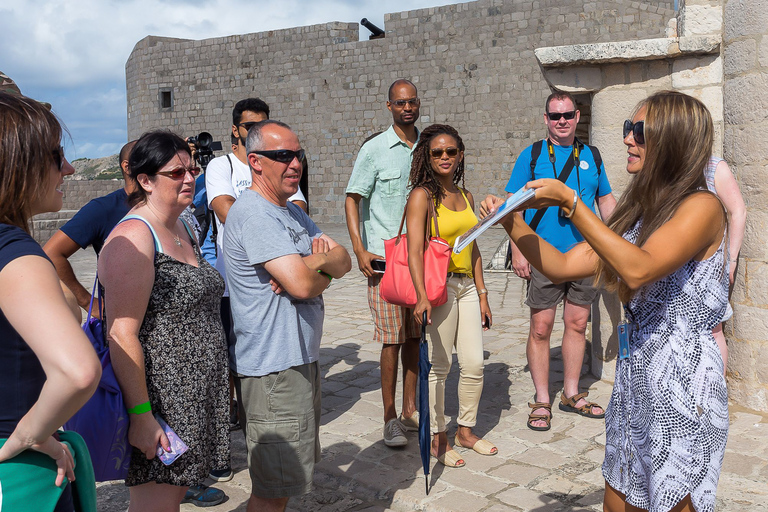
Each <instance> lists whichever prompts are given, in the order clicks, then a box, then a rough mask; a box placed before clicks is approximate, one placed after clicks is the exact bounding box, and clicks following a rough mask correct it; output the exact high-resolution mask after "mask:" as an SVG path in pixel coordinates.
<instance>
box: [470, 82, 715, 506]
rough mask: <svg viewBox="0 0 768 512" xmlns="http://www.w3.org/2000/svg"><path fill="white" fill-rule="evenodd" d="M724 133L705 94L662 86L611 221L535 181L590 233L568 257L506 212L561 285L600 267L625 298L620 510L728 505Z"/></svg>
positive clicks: (628, 129)
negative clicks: (709, 175) (719, 334)
mask: <svg viewBox="0 0 768 512" xmlns="http://www.w3.org/2000/svg"><path fill="white" fill-rule="evenodd" d="M713 133H714V129H713V125H712V118H711V116H710V114H709V111H708V110H707V108H706V107H705V106H704V104H702V103H701V102H700V101H699V100H697V99H695V98H692V97H691V96H687V95H685V94H682V93H679V92H673V91H664V92H659V93H656V94H654V95H652V96H650V97H649V98H647V99H645V100H643V101H642V102H641V103H640V104H639V105H638V107H637V108H636V110H635V113H634V116H633V118H632V120H627V121H626V122H625V125H624V144H625V145H626V146H627V153H628V158H627V171H628V172H629V173H630V174H632V175H633V178H632V181H631V183H630V184H629V186H628V187H627V190H626V191H625V192H624V194H623V195H622V196H621V200H620V201H619V203H618V205H617V207H616V209H615V210H614V212H613V214H612V216H611V217H610V219H609V223H608V226H605V225H604V224H603V223H602V222H601V221H600V219H598V218H597V217H596V216H595V215H594V214H593V213H592V212H591V211H590V210H589V208H586V207H585V206H584V205H582V204H579V200H578V196H577V195H575V194H574V192H573V190H571V189H569V188H568V187H566V186H565V185H564V184H563V183H561V182H559V181H556V180H537V181H533V182H530V183H528V185H527V186H528V187H529V188H534V189H536V200H535V201H534V203H533V204H532V205H531V206H532V207H535V208H540V207H544V206H559V207H560V208H561V213H562V214H563V215H565V216H566V217H568V218H570V219H572V221H573V223H574V225H575V226H576V227H577V229H578V230H579V231H580V232H581V234H582V235H584V238H585V240H586V242H585V243H581V244H579V245H577V246H575V247H574V248H573V249H571V250H570V251H568V252H567V253H565V254H563V253H561V252H559V251H557V250H556V249H554V248H553V247H552V246H550V245H549V244H547V243H546V242H544V241H543V240H541V239H540V238H539V237H538V236H536V235H535V234H534V233H533V232H532V231H531V230H530V229H529V228H528V227H527V226H526V225H525V223H524V222H522V221H521V220H520V219H519V216H517V215H509V216H508V217H507V218H506V219H505V221H504V227H505V228H506V230H507V231H508V233H509V234H510V236H511V237H512V240H513V241H514V242H515V243H516V244H517V246H518V247H519V248H520V250H521V251H522V252H523V253H524V254H525V255H526V257H527V258H528V260H529V261H530V262H531V264H532V265H534V266H535V267H536V268H538V269H539V270H540V271H541V272H542V273H543V274H544V275H546V276H547V277H549V278H550V279H551V280H552V281H553V282H558V281H565V280H570V279H573V278H582V277H587V276H592V275H595V276H596V278H597V279H598V280H599V281H600V282H602V283H603V284H604V285H605V286H606V288H608V289H609V290H614V291H617V292H618V295H619V298H620V299H621V301H622V302H623V303H624V310H625V321H624V322H623V323H622V324H621V325H620V326H619V332H620V334H619V359H618V360H617V365H616V381H615V384H614V388H613V393H612V395H611V400H610V403H609V404H608V409H607V411H606V416H605V420H606V448H605V461H604V462H603V476H604V477H605V481H606V484H605V501H604V507H605V510H607V511H617V510H621V511H636V510H646V509H647V510H650V511H651V512H666V511H669V510H674V511H683V510H685V511H692V510H694V509H695V510H696V511H698V512H703V511H712V510H714V506H715V492H716V489H717V481H718V478H719V475H720V468H721V466H722V461H723V455H724V453H725V443H726V439H727V435H728V395H727V390H726V386H725V379H724V377H723V361H722V358H721V356H720V352H719V350H718V347H717V343H716V342H715V340H714V338H713V336H712V328H713V327H714V326H715V325H716V324H717V323H718V322H719V319H720V318H722V314H723V313H724V311H725V309H726V307H727V299H728V261H727V260H728V257H727V254H726V246H727V244H726V240H727V235H726V215H725V212H724V209H723V206H722V204H721V203H720V201H719V200H718V199H717V197H716V196H715V195H714V194H712V193H710V192H708V191H707V187H706V183H705V178H704V169H705V168H706V166H707V163H708V161H709V157H710V155H711V154H712V140H713ZM498 204H500V200H499V199H498V198H493V197H489V198H487V199H486V201H484V202H483V209H484V210H485V211H488V210H492V209H493V208H495V207H496V206H497V205H498Z"/></svg>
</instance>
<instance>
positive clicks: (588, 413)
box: [559, 391, 605, 418]
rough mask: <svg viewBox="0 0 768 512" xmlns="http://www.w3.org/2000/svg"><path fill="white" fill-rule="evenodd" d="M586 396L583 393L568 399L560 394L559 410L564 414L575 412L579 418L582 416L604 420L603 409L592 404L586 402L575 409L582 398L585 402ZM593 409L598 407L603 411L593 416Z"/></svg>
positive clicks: (586, 394) (585, 393) (563, 393)
mask: <svg viewBox="0 0 768 512" xmlns="http://www.w3.org/2000/svg"><path fill="white" fill-rule="evenodd" d="M588 395H589V392H587V391H585V392H583V393H578V394H576V395H573V396H572V397H570V398H568V397H567V396H565V392H562V393H561V394H560V404H559V407H560V410H561V411H565V412H575V413H576V414H578V415H579V416H584V417H585V418H605V409H604V408H603V407H602V406H600V405H599V404H596V403H594V402H589V401H587V403H586V404H584V405H582V406H581V407H576V403H577V402H578V401H579V400H581V399H582V398H583V399H585V400H586V399H587V396H588ZM595 407H600V409H603V412H602V413H600V414H595V413H594V412H592V411H593V409H594V408H595Z"/></svg>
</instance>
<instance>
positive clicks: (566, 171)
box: [528, 140, 579, 231]
mask: <svg viewBox="0 0 768 512" xmlns="http://www.w3.org/2000/svg"><path fill="white" fill-rule="evenodd" d="M573 143H574V144H579V141H578V140H574V141H573ZM553 167H554V164H553ZM574 167H576V161H575V159H574V157H573V151H571V156H569V157H568V160H567V161H566V162H565V165H564V166H563V169H562V170H561V171H560V176H558V177H557V179H558V181H562V182H563V183H565V182H566V180H568V177H569V176H570V175H571V171H573V168H574ZM546 211H547V209H546V208H539V209H538V210H536V214H535V215H534V216H533V218H532V219H531V223H530V224H528V227H530V228H531V229H532V230H533V231H536V228H537V227H539V223H540V222H541V219H542V218H543V217H544V213H545V212H546Z"/></svg>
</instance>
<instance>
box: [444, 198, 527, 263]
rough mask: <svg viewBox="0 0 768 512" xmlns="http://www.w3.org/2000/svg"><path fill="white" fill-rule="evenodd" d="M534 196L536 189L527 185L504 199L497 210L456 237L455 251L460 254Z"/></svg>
mask: <svg viewBox="0 0 768 512" xmlns="http://www.w3.org/2000/svg"><path fill="white" fill-rule="evenodd" d="M534 197H536V190H535V189H532V188H529V189H526V188H525V187H523V188H521V189H520V190H518V191H517V192H515V193H514V194H512V195H511V196H509V197H508V198H507V200H506V201H504V204H502V205H501V206H499V208H498V209H497V210H496V211H495V212H493V213H492V214H490V215H488V216H487V217H486V218H484V219H483V220H481V221H480V222H478V223H477V224H475V225H474V226H473V227H472V228H471V229H470V230H469V231H467V232H466V233H464V234H463V235H460V236H459V237H458V238H456V241H455V242H454V244H453V252H454V253H455V254H458V253H460V252H461V251H463V250H464V249H466V248H467V247H468V246H469V244H471V243H472V242H474V241H475V238H477V237H479V236H480V235H481V234H483V233H484V232H485V230H487V229H488V228H489V227H491V226H493V225H494V224H496V223H497V222H498V221H500V220H501V219H503V218H504V217H506V216H507V215H509V214H510V213H512V212H513V211H515V209H516V208H519V207H521V206H522V205H524V204H525V203H527V202H528V201H530V200H531V199H533V198H534Z"/></svg>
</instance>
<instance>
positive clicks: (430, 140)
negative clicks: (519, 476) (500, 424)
mask: <svg viewBox="0 0 768 512" xmlns="http://www.w3.org/2000/svg"><path fill="white" fill-rule="evenodd" d="M410 184H411V186H412V187H413V191H412V192H411V194H410V196H409V198H408V204H407V207H406V208H407V214H406V222H407V227H408V267H409V268H410V271H411V279H412V280H413V285H414V288H415V289H416V296H417V298H418V303H417V304H416V307H415V308H414V309H413V315H414V317H415V318H416V321H417V322H418V323H419V324H421V323H422V321H423V319H422V316H423V313H424V312H426V313H427V324H428V326H427V330H428V332H429V335H430V336H429V337H430V360H431V361H432V370H431V371H430V373H429V405H430V410H431V414H430V419H431V427H430V429H431V431H432V432H433V435H434V438H433V440H432V455H433V456H434V457H436V458H437V459H438V461H440V462H441V463H442V464H444V465H446V466H449V467H461V466H464V460H463V459H462V458H461V457H460V456H459V454H458V453H457V452H456V450H454V449H452V448H451V447H450V446H449V445H448V436H447V432H446V421H445V379H446V377H447V376H448V372H449V371H450V369H451V359H452V354H453V348H454V347H456V353H457V354H458V358H459V368H460V373H459V416H458V418H457V423H458V425H459V426H458V428H457V431H456V437H455V444H456V445H457V446H461V447H464V448H471V449H473V450H474V451H476V452H477V453H479V454H481V455H496V453H498V450H497V449H496V447H495V446H494V445H493V444H492V443H491V442H490V441H487V440H485V439H480V438H479V437H477V436H476V435H475V434H474V433H472V427H474V426H475V424H476V422H477V410H478V405H479V403H480V395H481V393H482V391H483V329H485V330H487V329H488V328H489V327H490V324H491V320H492V317H491V308H490V306H489V305H488V291H487V290H486V289H485V282H484V281H483V262H482V259H481V258H480V250H479V249H478V248H477V246H476V245H475V244H474V243H472V245H471V246H470V247H467V248H466V249H464V250H463V251H461V252H460V253H459V254H454V253H451V262H450V265H449V266H448V276H447V277H446V280H447V288H448V301H447V302H446V303H445V304H443V305H441V306H437V307H435V308H433V307H432V305H431V304H430V302H429V299H427V293H426V289H425V285H424V243H423V241H424V235H425V233H424V232H425V231H426V229H427V227H426V226H427V215H428V211H429V209H431V208H433V207H434V211H435V218H434V222H433V223H432V224H431V225H430V226H429V230H430V235H431V236H434V235H435V231H436V229H435V228H436V227H438V228H439V231H440V236H441V238H444V239H445V240H446V241H447V242H448V243H449V244H451V245H453V243H454V240H456V238H457V237H458V236H459V235H462V234H464V233H465V232H466V231H467V230H469V229H470V228H471V227H472V226H474V225H475V224H477V217H476V216H475V212H474V210H475V207H474V199H473V198H472V194H471V193H470V192H469V191H468V190H466V189H465V188H464V142H463V141H462V140H461V137H460V136H459V134H458V132H457V131H456V130H455V129H454V128H453V127H451V126H448V125H441V124H433V125H432V126H429V127H427V128H425V129H424V131H422V132H421V134H420V135H419V142H418V144H417V145H416V148H414V150H413V160H412V163H411V176H410ZM459 184H461V186H459ZM430 202H432V203H433V205H430Z"/></svg>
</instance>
